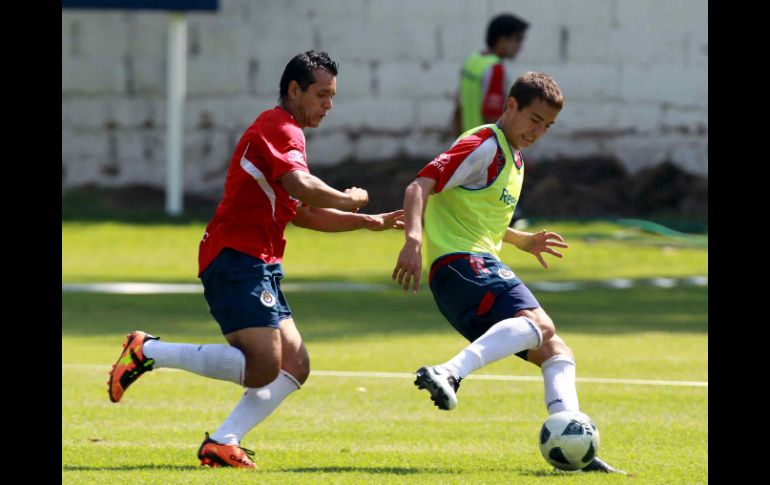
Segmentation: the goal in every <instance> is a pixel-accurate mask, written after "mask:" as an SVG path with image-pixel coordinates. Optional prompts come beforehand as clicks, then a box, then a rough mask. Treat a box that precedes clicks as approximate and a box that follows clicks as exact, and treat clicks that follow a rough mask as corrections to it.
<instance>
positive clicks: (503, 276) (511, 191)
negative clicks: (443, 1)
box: [392, 72, 624, 473]
mask: <svg viewBox="0 0 770 485" xmlns="http://www.w3.org/2000/svg"><path fill="white" fill-rule="evenodd" d="M563 105H564V97H563V96H562V93H561V90H560V89H559V86H558V85H557V84H556V82H555V81H554V80H553V78H552V77H551V76H549V75H547V74H545V73H541V72H527V73H525V74H523V75H521V76H520V77H519V78H518V79H516V81H515V82H514V84H513V86H511V88H510V91H509V92H508V96H507V98H506V100H505V111H504V112H503V114H502V116H501V117H500V119H499V120H497V122H496V123H491V124H482V125H480V126H477V127H474V128H472V129H470V130H468V131H466V132H465V133H463V134H462V135H460V137H459V138H458V139H457V140H456V141H455V142H454V144H453V145H452V146H451V147H450V148H449V149H448V150H447V151H445V152H443V153H441V154H440V155H438V156H437V157H436V158H435V159H433V161H431V162H430V163H428V164H427V165H426V166H425V167H424V168H423V169H422V170H421V171H420V172H419V173H418V174H417V178H416V179H415V180H414V181H413V182H412V183H410V184H409V186H407V188H406V191H405V195H404V223H405V237H406V241H405V243H404V246H403V248H402V249H401V252H400V253H399V255H398V261H397V262H396V266H395V268H394V270H393V274H392V278H393V279H394V280H395V281H396V282H397V283H398V284H399V285H401V286H402V287H403V288H404V290H405V291H406V290H408V289H409V288H410V285H411V287H412V289H413V291H414V292H415V293H416V292H417V291H418V289H419V286H420V273H421V270H422V247H423V233H424V235H425V241H424V242H425V247H426V250H427V260H428V261H431V266H430V270H429V273H428V281H429V286H430V290H431V292H432V294H433V298H434V300H435V302H436V305H437V306H438V309H439V311H440V312H441V313H442V314H443V315H444V317H445V318H446V319H447V320H448V321H449V323H451V324H452V326H453V327H454V328H455V330H457V331H458V332H459V333H460V334H461V335H462V336H463V337H465V338H466V339H467V340H468V341H469V342H471V343H470V344H469V345H468V346H466V347H465V348H464V349H462V350H461V351H460V352H459V353H458V354H457V355H455V356H454V357H452V358H451V359H449V360H448V361H446V362H444V363H442V364H438V365H433V366H424V367H420V368H419V369H418V370H417V371H416V375H417V377H416V380H415V385H416V386H417V387H418V388H419V389H425V390H427V391H428V392H429V393H430V398H431V400H432V401H433V402H434V404H435V405H436V406H437V407H438V408H439V409H442V410H451V409H454V408H455V407H456V406H457V403H458V401H457V391H458V389H459V386H460V382H461V381H462V379H463V378H465V377H466V376H468V375H469V374H470V373H472V372H474V371H475V370H477V369H480V368H482V367H484V366H486V365H489V364H491V363H493V362H496V361H498V360H500V359H503V358H505V357H508V356H511V355H516V356H518V357H520V358H522V359H524V360H526V361H528V362H531V363H532V364H535V365H537V366H539V367H540V369H541V371H542V373H543V381H544V384H545V405H546V409H547V410H548V413H549V414H553V413H556V412H559V411H580V409H579V406H578V396H577V389H576V386H575V360H574V356H573V353H572V350H571V349H570V348H569V347H568V346H567V344H566V343H565V342H564V340H563V339H562V338H561V337H559V335H557V334H556V328H555V326H554V323H553V321H552V320H551V318H550V317H549V316H548V314H547V313H546V312H545V310H543V308H542V307H541V306H540V303H539V302H538V301H537V299H536V298H535V296H534V295H533V294H532V292H531V291H530V290H529V289H528V288H527V286H526V285H525V284H524V283H523V282H522V281H521V280H520V279H519V278H518V277H517V276H516V274H515V273H514V272H513V270H511V268H510V267H508V266H507V265H506V264H505V263H503V262H502V261H501V260H500V250H501V249H502V245H503V242H506V243H509V244H512V245H514V246H515V247H516V248H518V249H519V250H521V251H524V252H528V253H531V254H532V255H533V256H535V258H537V260H538V261H539V262H540V264H541V265H542V266H543V267H545V268H548V263H547V262H546V260H545V259H544V257H543V256H544V255H545V254H550V255H552V256H555V257H557V258H561V257H562V254H561V253H560V252H559V251H558V250H557V249H559V248H566V247H567V244H566V243H565V242H564V239H563V238H562V237H561V236H560V235H559V234H556V233H554V232H550V231H547V230H545V229H543V230H541V231H539V232H537V233H529V232H524V231H520V230H517V229H514V228H510V227H508V223H509V221H510V220H511V215H512V214H513V211H514V209H515V206H516V203H517V202H518V199H519V196H520V193H521V186H522V182H523V180H524V168H525V167H524V161H523V159H522V158H521V153H520V152H519V150H521V149H522V148H526V147H528V146H530V145H532V144H533V143H535V142H536V141H537V140H538V139H539V138H540V137H542V136H543V135H544V134H545V133H546V132H547V131H548V129H549V128H550V127H551V126H552V125H553V124H554V123H555V122H556V118H557V116H558V115H559V113H560V112H561V109H562V107H563ZM423 220H424V223H423ZM583 470H585V471H600V472H607V473H610V472H617V473H624V472H622V471H620V470H617V469H615V468H613V467H611V466H610V465H608V464H606V463H605V462H603V461H602V460H600V459H599V458H596V457H595V458H594V459H593V460H592V461H591V462H590V463H589V464H588V465H587V466H586V467H585V468H583Z"/></svg>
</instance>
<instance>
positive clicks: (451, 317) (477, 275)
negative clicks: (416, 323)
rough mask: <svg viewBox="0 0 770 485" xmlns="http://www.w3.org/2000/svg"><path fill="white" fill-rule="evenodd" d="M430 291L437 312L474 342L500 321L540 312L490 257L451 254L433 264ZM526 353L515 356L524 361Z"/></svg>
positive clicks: (514, 278)
mask: <svg viewBox="0 0 770 485" xmlns="http://www.w3.org/2000/svg"><path fill="white" fill-rule="evenodd" d="M430 289H431V292H432V293H433V299H434V300H435V301H436V305H437V306H438V309H439V311H440V312H441V314H442V315H444V317H445V318H446V319H447V320H448V321H449V323H451V324H452V326H453V327H454V328H455V330H457V331H458V332H460V334H461V335H462V336H463V337H465V338H466V339H468V341H470V342H473V341H474V340H476V339H477V338H479V337H481V336H482V335H483V334H484V332H486V331H487V330H489V328H490V327H491V326H492V325H494V324H496V323H497V322H499V321H501V320H505V319H506V318H512V317H513V316H514V315H516V313H518V312H519V311H521V310H532V309H534V308H539V307H540V303H538V301H537V299H536V298H535V295H533V294H532V292H531V291H529V288H527V286H526V285H525V284H524V283H522V282H521V280H520V279H519V278H518V277H517V276H516V275H515V274H514V273H513V271H512V270H511V268H509V267H508V266H506V265H505V264H503V263H502V262H500V261H498V260H497V259H495V258H493V257H492V256H491V255H490V254H469V253H451V254H447V255H444V256H442V257H440V258H438V259H437V260H436V261H434V262H433V265H432V266H431V270H430ZM526 354H527V351H526V350H524V351H522V352H519V353H518V354H516V355H518V356H519V357H521V358H522V359H524V360H526V358H527V357H526Z"/></svg>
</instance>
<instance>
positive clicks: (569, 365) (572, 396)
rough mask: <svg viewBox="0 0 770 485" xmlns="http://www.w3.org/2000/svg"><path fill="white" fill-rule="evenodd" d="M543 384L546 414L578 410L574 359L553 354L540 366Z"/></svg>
mask: <svg viewBox="0 0 770 485" xmlns="http://www.w3.org/2000/svg"><path fill="white" fill-rule="evenodd" d="M540 370H542V371H543V383H544V384H545V407H546V409H547V410H548V414H554V413H558V412H559V411H580V407H579V406H578V396H577V388H575V361H574V360H572V358H571V357H567V356H566V355H554V356H553V357H551V358H550V359H548V360H546V361H545V362H543V365H541V366H540Z"/></svg>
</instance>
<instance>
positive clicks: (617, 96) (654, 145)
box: [62, 0, 708, 193]
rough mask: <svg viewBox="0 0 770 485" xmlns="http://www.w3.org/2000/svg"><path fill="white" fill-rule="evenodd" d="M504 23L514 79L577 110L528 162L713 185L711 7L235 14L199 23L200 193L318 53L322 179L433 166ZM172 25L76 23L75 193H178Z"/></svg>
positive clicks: (408, 5)
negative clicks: (323, 66)
mask: <svg viewBox="0 0 770 485" xmlns="http://www.w3.org/2000/svg"><path fill="white" fill-rule="evenodd" d="M503 11H511V12H514V13H516V14H518V15H521V16H522V17H524V18H526V19H527V20H528V21H530V22H531V24H532V26H531V27H530V29H529V32H528V37H527V40H526V42H525V44H524V48H523V50H522V51H521V53H520V55H519V57H518V58H517V59H516V60H515V61H514V62H512V63H509V64H508V68H509V70H510V73H511V75H512V77H515V76H517V75H519V74H521V73H523V72H525V71H527V70H542V71H545V72H548V73H549V74H551V75H552V76H553V77H554V78H555V79H556V80H557V82H558V83H559V85H560V86H561V88H562V91H563V92H564V94H565V97H566V104H565V108H564V110H563V111H562V113H561V115H560V117H559V119H558V122H557V124H556V125H555V126H554V128H552V130H551V132H550V134H549V135H548V137H546V138H544V139H543V140H541V141H540V142H539V143H538V144H536V145H534V146H533V147H532V148H530V149H528V150H527V152H526V153H527V155H528V156H529V158H531V159H532V160H538V159H545V158H554V157H582V156H587V155H604V156H608V155H609V156H614V157H616V158H617V159H618V160H620V161H621V162H622V163H623V164H624V165H625V166H626V167H627V168H628V169H629V170H630V171H632V172H634V171H637V170H639V169H641V168H643V167H646V166H650V165H654V164H658V163H661V162H663V161H665V160H671V161H673V162H674V163H676V164H678V165H679V166H681V167H683V168H685V169H686V170H688V171H691V172H694V173H698V174H702V175H706V176H707V175H708V4H707V2H706V1H705V0H517V1H502V0H486V1H480V0H318V1H302V0H281V1H278V0H220V10H219V11H218V12H217V13H215V14H212V13H192V14H189V15H188V28H189V30H188V43H189V46H188V84H187V86H188V90H187V93H188V96H187V105H186V111H185V126H186V128H185V147H184V159H185V183H186V188H187V190H189V191H192V192H199V193H215V192H217V191H220V190H221V187H222V183H223V180H224V174H225V168H226V164H227V162H228V160H229V158H230V156H231V154H232V150H233V148H234V147H235V143H236V141H237V139H238V137H239V136H240V135H241V133H242V132H243V130H244V129H245V128H246V127H247V126H248V124H249V123H250V122H251V121H252V120H253V119H254V118H256V116H257V115H258V114H259V113H260V112H261V111H262V110H264V109H267V108H271V107H272V106H274V105H275V103H276V99H277V96H278V81H279V79H280V76H281V73H282V71H283V68H284V66H285V65H286V63H287V62H288V60H289V59H290V58H291V57H292V56H293V55H295V54H296V53H298V52H300V51H304V50H308V49H311V48H312V49H316V50H326V51H328V52H329V53H330V55H331V56H332V57H333V58H334V59H336V60H338V61H339V62H340V74H339V77H338V80H337V83H338V84H337V89H338V95H337V97H336V98H335V108H334V110H333V111H332V113H331V114H330V116H329V117H328V118H327V119H325V120H324V122H323V124H322V126H321V127H320V128H318V129H316V130H307V131H306V135H307V138H308V155H309V158H310V163H311V167H312V166H313V165H316V166H318V165H333V164H336V163H340V162H342V161H344V160H346V159H357V160H361V161H376V160H377V159H382V158H388V157H398V156H408V157H418V158H420V157H421V158H424V159H425V160H426V162H427V161H428V160H430V159H431V158H432V157H433V156H434V155H435V154H436V153H438V152H439V151H441V150H442V149H444V148H445V147H447V146H448V144H449V143H451V140H452V136H451V134H450V128H449V126H450V116H451V112H452V98H453V96H454V94H455V92H456V90H457V88H458V83H459V77H458V72H459V67H460V64H461V63H462V61H463V59H464V58H465V57H466V56H467V55H468V54H469V53H470V52H472V51H473V50H475V49H477V48H481V47H482V46H483V42H484V33H485V29H486V24H487V22H488V20H489V19H490V18H491V17H492V16H493V15H495V14H496V13H499V12H503ZM166 25H167V19H166V14H165V13H160V12H133V13H123V12H116V11H84V10H63V11H62V165H63V179H62V187H63V188H64V189H67V188H71V187H77V186H79V185H83V184H86V183H98V184H100V185H104V186H120V185H125V184H129V183H144V184H151V185H156V186H158V187H162V186H163V180H164V177H165V146H164V136H165V122H166V120H165V85H166V84H165V77H166V70H165V65H166V60H165V56H166V48H165V42H166ZM562 32H564V33H565V34H566V39H567V42H566V43H563V42H562V41H561V40H560V39H561V38H562V37H563V36H564V35H565V34H562Z"/></svg>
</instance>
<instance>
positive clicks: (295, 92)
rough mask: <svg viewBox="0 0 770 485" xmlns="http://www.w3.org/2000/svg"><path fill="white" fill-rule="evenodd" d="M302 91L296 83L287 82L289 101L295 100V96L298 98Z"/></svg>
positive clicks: (292, 81)
mask: <svg viewBox="0 0 770 485" xmlns="http://www.w3.org/2000/svg"><path fill="white" fill-rule="evenodd" d="M301 91H302V87H301V86H300V85H299V83H298V82H297V81H294V80H291V81H289V88H288V92H289V99H296V98H297V96H299V93H300V92H301Z"/></svg>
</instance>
